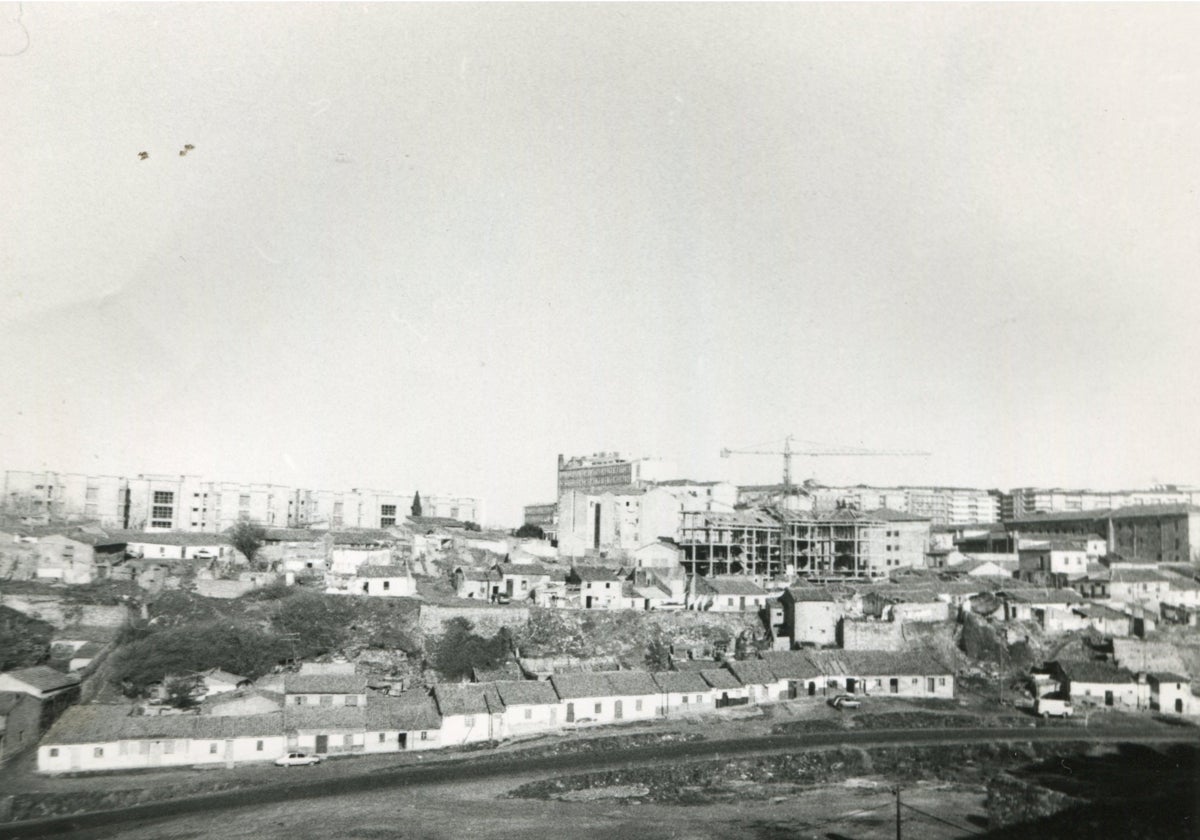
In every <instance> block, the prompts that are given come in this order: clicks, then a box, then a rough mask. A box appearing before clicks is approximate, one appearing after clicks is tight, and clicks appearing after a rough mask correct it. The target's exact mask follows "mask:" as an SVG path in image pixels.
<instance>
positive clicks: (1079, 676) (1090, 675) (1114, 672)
mask: <svg viewBox="0 0 1200 840" xmlns="http://www.w3.org/2000/svg"><path fill="white" fill-rule="evenodd" d="M1058 667H1059V669H1060V670H1061V671H1062V672H1063V674H1064V675H1065V676H1066V678H1067V679H1069V680H1070V681H1071V682H1083V683H1128V682H1133V674H1131V673H1130V672H1129V671H1126V670H1125V669H1124V668H1117V667H1115V666H1113V665H1110V664H1108V663H1107V662H1090V661H1086V660H1082V659H1063V660H1060V661H1059V663H1058Z"/></svg>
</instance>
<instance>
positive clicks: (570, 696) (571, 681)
mask: <svg viewBox="0 0 1200 840" xmlns="http://www.w3.org/2000/svg"><path fill="white" fill-rule="evenodd" d="M550 684H551V685H552V686H554V693H555V694H557V695H558V697H559V699H560V700H575V699H577V698H580V697H609V696H611V695H612V686H611V685H610V684H609V682H608V680H607V679H605V675H604V674H603V673H578V674H555V675H554V676H552V677H550Z"/></svg>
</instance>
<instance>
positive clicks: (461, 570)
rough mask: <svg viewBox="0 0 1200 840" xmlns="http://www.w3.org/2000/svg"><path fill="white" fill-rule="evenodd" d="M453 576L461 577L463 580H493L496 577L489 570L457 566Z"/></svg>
mask: <svg viewBox="0 0 1200 840" xmlns="http://www.w3.org/2000/svg"><path fill="white" fill-rule="evenodd" d="M454 573H455V574H458V575H462V577H463V580H482V581H488V580H495V579H496V575H495V574H494V573H493V572H492V570H491V569H472V568H470V567H468V566H459V567H458V568H457V569H455V570H454Z"/></svg>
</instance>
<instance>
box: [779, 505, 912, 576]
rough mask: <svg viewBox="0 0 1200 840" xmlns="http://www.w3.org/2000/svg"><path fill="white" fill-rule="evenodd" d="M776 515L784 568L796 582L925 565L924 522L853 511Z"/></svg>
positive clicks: (884, 512) (881, 573)
mask: <svg viewBox="0 0 1200 840" xmlns="http://www.w3.org/2000/svg"><path fill="white" fill-rule="evenodd" d="M779 515H780V518H781V519H782V522H783V564H784V568H785V570H792V571H794V572H795V573H796V574H798V575H801V576H802V577H816V578H876V577H886V576H887V575H889V574H891V573H892V572H894V571H896V570H897V569H901V568H915V567H920V566H924V565H925V551H926V549H927V548H928V545H929V520H928V519H927V518H925V517H921V516H915V515H913V514H906V513H899V512H897V511H891V510H874V511H860V510H854V509H853V508H841V509H839V510H834V511H822V512H817V513H809V514H806V513H801V512H796V511H782V512H781V513H780V514H779Z"/></svg>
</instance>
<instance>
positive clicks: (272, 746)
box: [37, 705, 287, 773]
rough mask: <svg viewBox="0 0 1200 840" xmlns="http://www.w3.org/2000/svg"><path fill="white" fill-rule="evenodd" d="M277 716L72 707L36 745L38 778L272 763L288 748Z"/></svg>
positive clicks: (112, 707)
mask: <svg viewBox="0 0 1200 840" xmlns="http://www.w3.org/2000/svg"><path fill="white" fill-rule="evenodd" d="M282 718H283V716H282V714H279V713H276V714H266V715H250V716H246V717H210V716H205V715H168V716H138V717H133V716H131V715H130V714H129V712H128V709H127V708H125V707H124V706H104V705H83V706H72V707H71V708H69V709H67V710H66V711H65V712H64V713H63V715H62V717H60V718H59V719H58V721H57V722H56V723H55V724H54V726H52V727H51V728H50V731H49V732H48V733H46V737H45V738H43V739H42V742H41V744H40V745H39V746H38V756H37V769H38V772H39V773H78V772H88V771H97V770H134V769H143V768H150V767H181V766H189V767H190V766H193V765H198V764H233V763H245V762H254V761H274V760H275V759H276V758H278V757H279V756H281V755H283V754H284V752H285V751H286V749H287V739H286V737H285V735H284V726H283V720H282Z"/></svg>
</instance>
